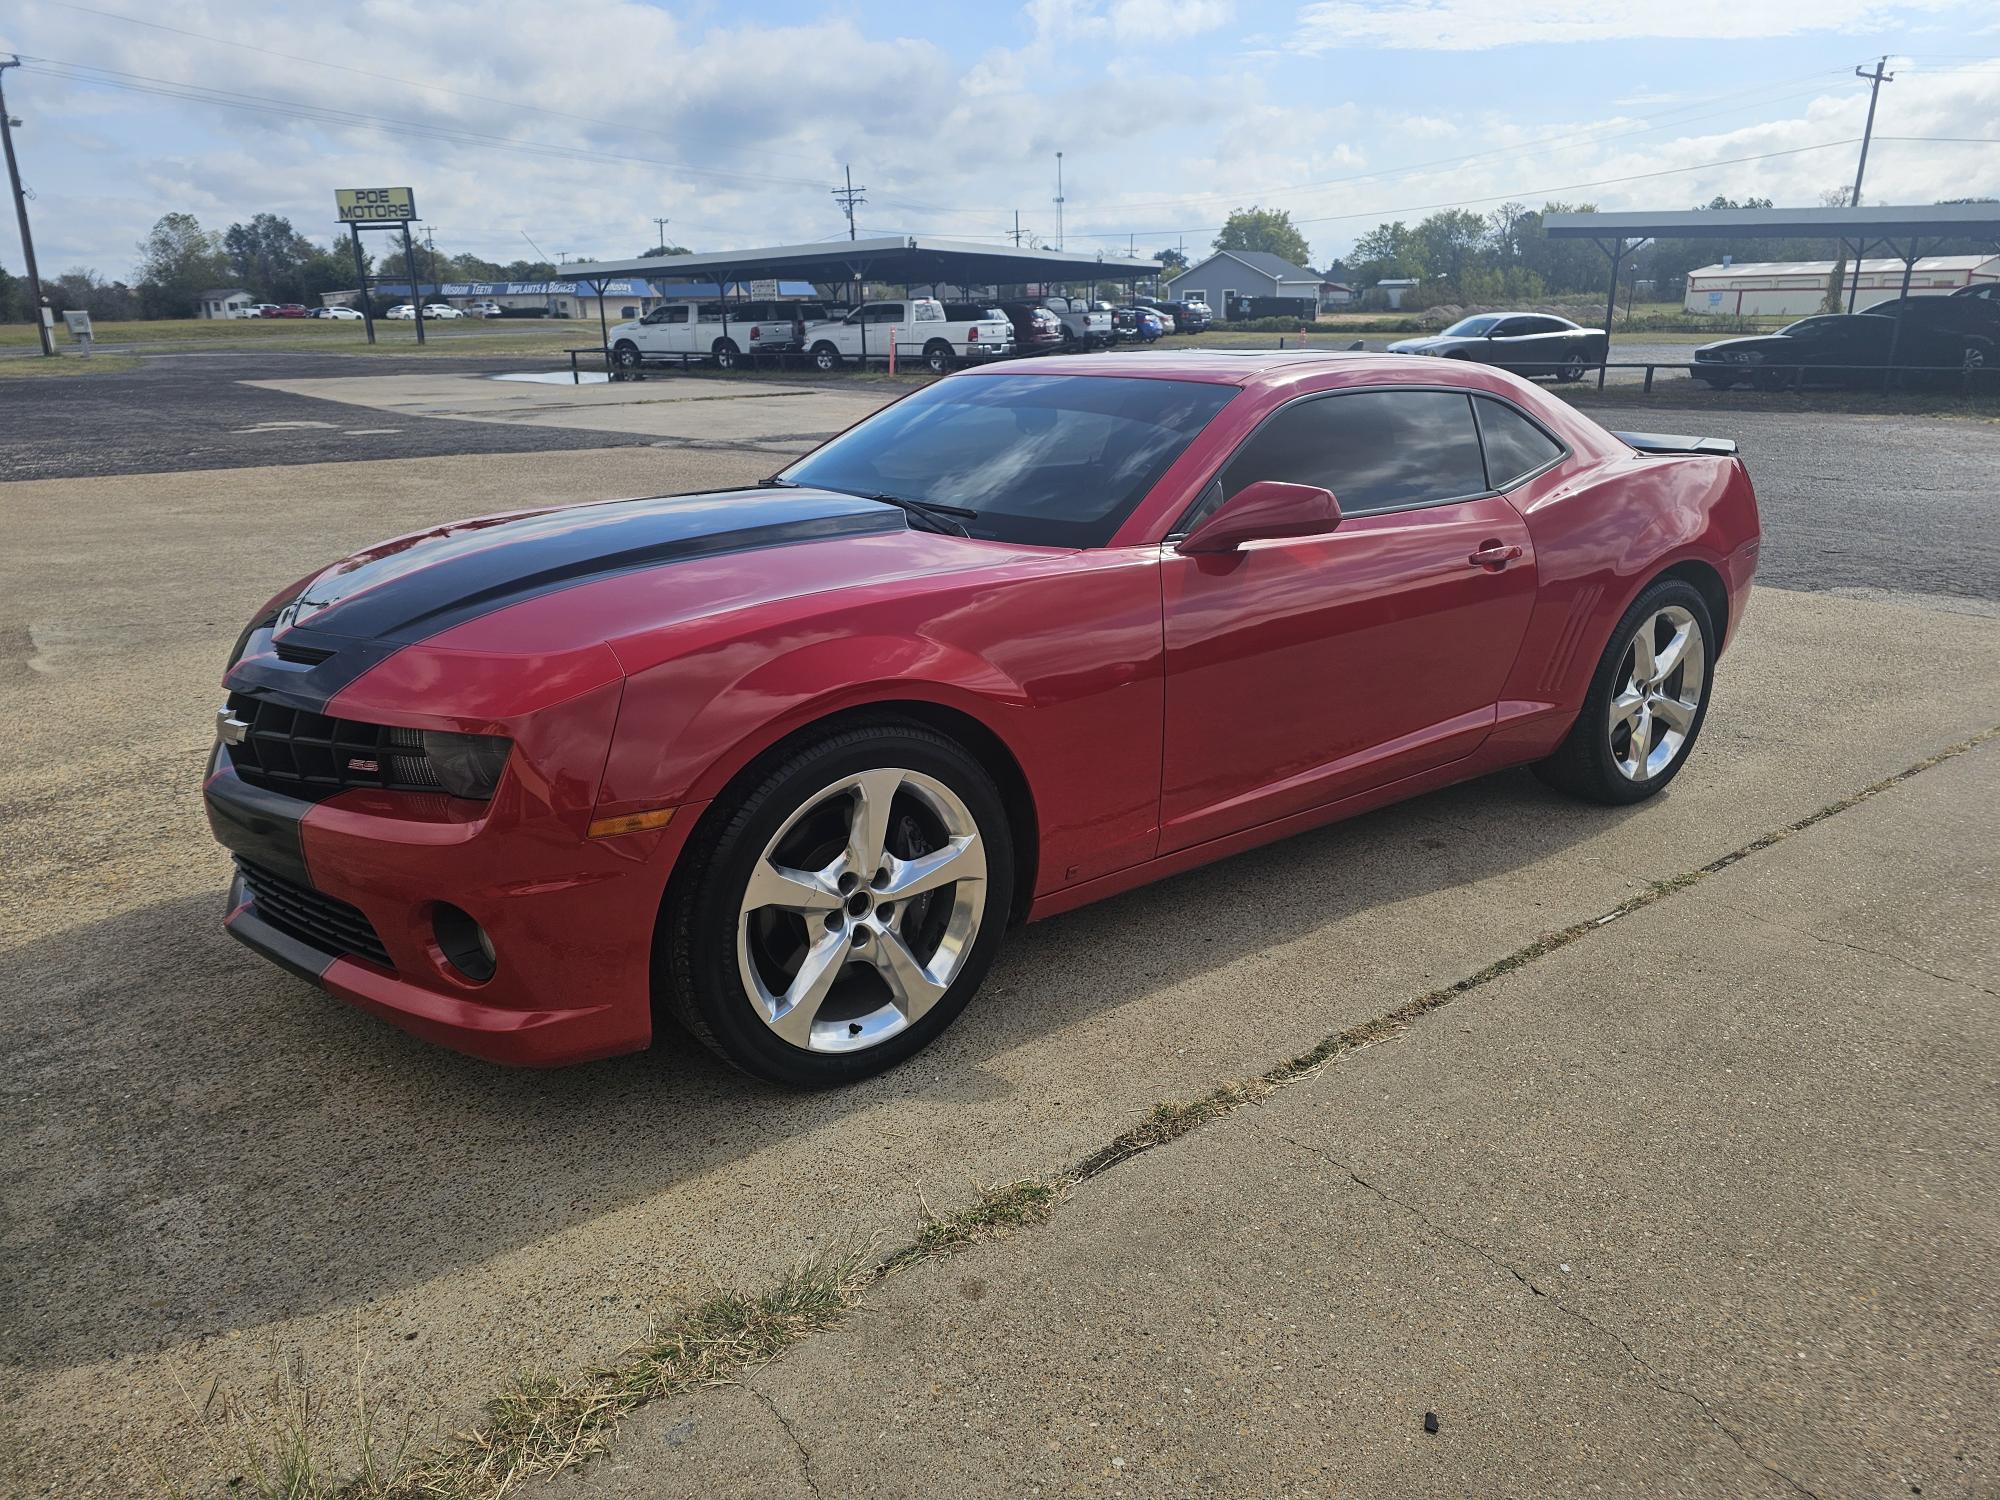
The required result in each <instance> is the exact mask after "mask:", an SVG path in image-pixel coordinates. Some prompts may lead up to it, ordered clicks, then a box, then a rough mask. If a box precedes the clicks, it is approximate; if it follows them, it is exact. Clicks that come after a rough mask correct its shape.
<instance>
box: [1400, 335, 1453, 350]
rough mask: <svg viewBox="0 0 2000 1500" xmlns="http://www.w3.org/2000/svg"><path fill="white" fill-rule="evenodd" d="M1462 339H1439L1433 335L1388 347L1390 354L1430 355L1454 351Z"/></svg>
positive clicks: (1404, 340)
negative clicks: (1442, 351)
mask: <svg viewBox="0 0 2000 1500" xmlns="http://www.w3.org/2000/svg"><path fill="white" fill-rule="evenodd" d="M1464 342H1465V340H1464V339H1447V338H1439V337H1437V336H1435V335H1433V336H1431V337H1428V338H1421V339H1403V340H1401V341H1399V342H1397V343H1394V344H1391V345H1389V352H1390V353H1391V354H1431V353H1434V352H1435V351H1437V350H1439V349H1455V348H1457V347H1458V346H1459V345H1460V344H1462V343H1464Z"/></svg>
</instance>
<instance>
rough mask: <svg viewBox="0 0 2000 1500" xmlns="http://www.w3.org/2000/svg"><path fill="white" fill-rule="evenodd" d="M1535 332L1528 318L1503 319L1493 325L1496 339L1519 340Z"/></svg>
mask: <svg viewBox="0 0 2000 1500" xmlns="http://www.w3.org/2000/svg"><path fill="white" fill-rule="evenodd" d="M1534 331H1535V330H1534V329H1533V328H1532V327H1531V326H1529V321H1528V319H1526V318H1502V319H1501V320H1500V321H1499V322H1498V323H1495V324H1494V325H1493V337H1494V338H1496V339H1512V338H1519V337H1520V336H1521V335H1522V334H1524V333H1533V332H1534Z"/></svg>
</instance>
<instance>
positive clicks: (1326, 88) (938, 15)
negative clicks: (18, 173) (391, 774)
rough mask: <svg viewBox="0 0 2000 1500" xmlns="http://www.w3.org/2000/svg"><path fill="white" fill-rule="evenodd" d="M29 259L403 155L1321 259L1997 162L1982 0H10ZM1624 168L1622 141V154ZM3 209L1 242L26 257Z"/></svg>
mask: <svg viewBox="0 0 2000 1500" xmlns="http://www.w3.org/2000/svg"><path fill="white" fill-rule="evenodd" d="M5 52H19V53H20V54H21V56H22V61H23V64H24V66H23V68H21V69H20V70H9V71H7V72H6V73H5V74H4V75H0V76H4V83H5V87H6V90H7V99H8V103H9V106H10V108H11V110H12V112H13V113H14V114H15V115H16V116H19V117H22V118H23V119H24V120H25V122H26V123H25V125H24V126H23V127H22V128H21V129H20V130H19V131H17V132H16V139H17V144H18V147H19V150H20V153H21V156H22V170H23V174H24V177H25V178H26V180H27V182H28V184H29V186H30V187H31V188H32V190H33V191H34V193H35V200H34V203H33V205H32V211H33V215H34V223H35V234H36V239H37V248H38V250H39V251H40V259H41V263H42V269H43V271H44V274H48V275H54V274H59V273H60V272H62V271H65V270H68V269H70V268H72V267H76V266H88V267H92V268H94V269H96V270H97V271H99V272H100V273H101V274H103V275H106V276H125V275H129V273H130V270H131V267H132V264H133V261H134V258H135V257H134V248H133V247H134V242H135V241H137V240H138V238H139V237H140V236H141V235H142V234H143V233H144V232H145V231H146V229H147V228H148V226H150V225H151V223H152V222H153V221H154V220H155V219H156V218H157V217H158V216H159V215H160V214H162V213H165V212H169V211H171V210H176V209H180V210H186V211H189V212H192V213H194V214H195V215H196V216H198V217H199V218H200V220H201V221H202V223H203V224H204V225H207V226H209V227H211V228H217V229H219V228H222V227H224V226H226V225H227V224H228V223H230V222H231V221H232V220H236V219H247V218H248V217H249V216H250V215H251V214H253V213H256V212H258V211H260V210H269V211H274V212H278V213H283V214H286V215H288V216H289V217H290V218H291V219H292V221H293V222H294V224H296V225H297V226H298V227H299V228H300V229H301V230H303V231H304V232H306V233H308V234H311V235H313V236H314V237H316V238H324V237H327V236H329V235H330V234H331V232H332V229H333V223H332V200H333V190H334V188H336V187H341V186H355V185H376V184H385V185H386V184H404V183H407V184H410V185H412V186H414V188H415V189H416V193H417V204H418V208H419V210H420V211H421V212H422V213H423V214H424V216H425V219H426V221H427V223H428V224H430V225H431V226H433V227H434V230H435V233H436V237H437V243H438V246H439V248H440V249H449V250H452V251H458V250H471V251H474V252H475V253H477V254H480V255H483V256H486V257H488V258H490V259H494V260H500V261H507V260H512V259H516V258H519V257H532V256H533V253H534V252H533V251H532V250H531V249H530V247H529V240H530V239H532V240H533V241H534V243H535V244H537V245H539V246H540V247H541V248H542V250H543V251H545V252H546V253H547V254H548V255H549V256H551V257H554V256H556V255H557V254H558V253H562V254H567V255H570V256H582V257H596V256H622V255H630V254H634V253H637V252H638V251H640V250H642V249H643V248H644V247H645V246H647V245H649V244H651V243H652V242H653V238H654V229H653V225H652V222H651V221H652V219H653V218H654V217H656V216H660V215H664V216H666V217H667V218H669V219H670V220H671V224H670V226H669V229H668V235H669V237H670V238H672V239H674V240H677V241H679V242H680V243H682V244H685V245H689V246H691V247H693V248H695V249H700V250H714V249H728V248H737V247H742V246H751V245H763V244H773V243H789V242H795V241H802V240H811V239H822V238H831V237H834V236H836V235H839V234H841V233H844V230H845V225H844V221H843V220H842V219H841V217H840V209H839V207H838V205H837V204H836V203H835V201H834V199H833V198H832V197H831V196H830V194H829V189H831V188H832V187H834V186H836V185H838V183H839V180H840V171H841V168H842V165H843V164H845V163H852V165H853V169H854V181H855V182H856V183H857V184H862V185H865V186H866V187H867V189H868V191H867V199H868V201H867V203H866V204H865V205H864V206H863V207H862V208H861V209H860V211H859V222H860V225H861V227H862V229H863V230H864V232H888V233H894V232H900V231H912V232H923V233H934V234H944V235H956V236H961V237H965V238H973V239H989V240H991V239H997V238H999V237H1002V236H1005V235H1007V234H1009V233H1010V232H1011V230H1012V229H1013V227H1014V222H1015V220H1014V215H1015V213H1016V211H1018V212H1019V214H1020V224H1021V226H1022V228H1023V229H1024V231H1026V232H1028V233H1032V234H1036V235H1039V236H1041V237H1042V238H1043V239H1044V240H1045V241H1048V242H1050V243H1053V242H1054V240H1055V235H1056V209H1055V205H1054V204H1053V202H1052V201H1051V200H1052V199H1053V198H1054V196H1055V191H1056V182H1055V178H1056V163H1055V157H1056V152H1057V151H1062V152H1063V153H1064V181H1065V188H1066V192H1067V198H1068V203H1067V207H1066V209H1065V212H1064V226H1063V227H1064V231H1065V238H1066V241H1067V244H1068V247H1069V248H1071V249H1078V248H1092V249H1102V250H1103V251H1104V252H1105V253H1106V255H1107V256H1110V255H1118V254H1123V253H1125V252H1126V251H1127V249H1128V247H1129V246H1130V245H1133V244H1136V245H1137V247H1138V248H1139V249H1140V250H1141V251H1147V250H1152V249H1156V248H1158V247H1160V246H1163V245H1171V244H1176V243H1179V242H1183V241H1184V242H1185V243H1186V245H1187V246H1188V247H1189V248H1190V249H1194V248H1197V247H1203V246H1206V244H1207V243H1208V241H1209V240H1210V239H1211V238H1212V237H1213V235H1214V233H1215V227H1216V225H1217V224H1218V223H1219V221H1220V220H1221V219H1222V217H1223V216H1224V215H1225V214H1226V213H1227V212H1228V210H1229V209H1230V208H1232V207H1234V206H1237V205H1244V204H1250V203H1262V204H1265V205H1267V206H1276V207H1283V208H1286V209H1289V210H1290V211H1291V213H1292V215H1293V217H1294V218H1295V219H1296V220H1298V221H1299V222H1300V224H1301V226H1302V228H1303V229H1304V230H1305V232H1306V234H1307V235H1308V237H1309V238H1310V239H1311V241H1312V246H1313V252H1314V256H1315V260H1316V261H1318V262H1324V261H1326V260H1329V259H1331V258H1333V257H1334V256H1336V255H1338V254H1340V253H1342V252H1343V251H1345V250H1346V249H1347V248H1348V247H1349V246H1350V245H1351V244H1352V243H1353V241H1354V238H1355V236H1356V235H1358V234H1360V233H1362V232H1364V231H1365V230H1367V229H1368V228H1369V227H1370V226H1371V225H1373V224H1375V223H1377V222H1379V221H1381V220H1384V219H1392V218H1405V219H1416V218H1420V217H1422V216H1423V214H1424V213H1426V212H1428V211H1429V210H1430V209H1432V208H1435V207H1439V206H1446V205H1463V206H1466V207H1470V208H1475V209H1480V210H1484V209H1487V208H1490V207H1492V206H1494V205H1495V204H1496V203H1498V202H1500V201H1503V200H1505V199H1508V198H1518V199H1523V200H1526V201H1529V202H1531V203H1539V202H1541V201H1542V200H1543V199H1544V198H1546V197H1561V198H1565V199H1569V200H1572V201H1595V202H1597V203H1598V204H1599V205H1601V206H1603V207H1606V208H1680V207H1686V206H1689V205H1692V204H1694V203H1697V202H1701V201H1704V200H1706V199H1708V198H1710V197H1711V196H1713V195H1714V194H1716V193H1727V194H1729V195H1731V196H1733V197H1741V196H1744V195H1747V194H1759V195H1765V196H1769V197H1771V198H1774V199H1775V200H1777V202H1779V203H1780V204H1809V203H1814V202H1816V201H1818V198H1819V195H1820V194H1821V193H1822V192H1823V191H1824V190H1826V189H1828V188H1833V187H1837V186H1840V185H1842V184H1844V183H1847V182H1849V181H1851V180H1852V177H1853V173H1854V161H1855V154H1856V147H1855V146H1854V145H1853V144H1852V143H1851V142H1852V140H1853V139H1854V138H1856V137H1858V136H1859V135H1860V133H1861V124H1862V116H1863V113H1864V111H1865V108H1866V104H1867V92H1868V91H1867V86H1866V85H1865V84H1864V83H1862V82H1861V81H1860V80H1858V79H1856V78H1855V77H1854V75H1853V68H1854V67H1855V65H1856V64H1857V63H1862V62H1872V61H1873V59H1874V58H1876V57H1878V56H1881V55H1882V54H1884V53H1887V54H1888V55H1889V56H1890V66H1891V68H1892V69H1893V70H1894V71H1895V72H1896V74H1897V77H1896V81H1895V82H1893V83H1891V84H1889V85H1887V86H1886V87H1885V88H1884V89H1883V93H1882V105H1881V112H1880V114H1879V116H1878V118H1877V122H1876V130H1877V139H1876V145H1875V147H1874V151H1873V154H1872V155H1871V158H1870V162H1869V168H1868V183H1867V187H1866V189H1865V190H1864V191H1865V196H1866V198H1867V199H1868V200H1869V201H1873V202H1912V203H1927V202H1931V201H1933V200H1935V199H1938V198H1941V197H1960V196H1968V195H1975V194H1981V195H1985V194H1990V195H2000V7H1996V6H1995V5H1994V4H1993V3H1992V0H1976V3H1957V0H1646V3H1643V4H1633V3H1627V0H1507V3H1498V0H1027V3H1026V4H1020V5H1015V4H1010V3H1002V0H991V3H984V4H970V3H959V0H929V3H925V4H914V3H900V0H899V3H887V0H846V3H841V0H765V3H762V4H741V3H733V4H720V3H712V0H651V3H649V0H479V3H477V4H474V3H470V0H421V3H419V0H359V3H347V0H311V3H307V0H95V3H92V4H87V5H86V4H72V3H58V0H9V3H8V4H7V5H6V7H5V10H4V12H0V53H5ZM1621 179H1623V180H1621ZM19 263H20V257H19V246H18V244H17V243H16V241H15V239H14V235H13V226H12V224H11V222H7V221H5V220H4V219H0V264H5V265H7V266H9V267H10V268H12V269H15V270H18V269H19Z"/></svg>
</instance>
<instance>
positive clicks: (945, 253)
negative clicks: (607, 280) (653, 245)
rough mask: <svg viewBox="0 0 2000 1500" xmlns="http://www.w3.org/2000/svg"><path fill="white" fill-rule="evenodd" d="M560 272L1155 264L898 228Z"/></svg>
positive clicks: (831, 275) (1147, 272) (1035, 272)
mask: <svg viewBox="0 0 2000 1500" xmlns="http://www.w3.org/2000/svg"><path fill="white" fill-rule="evenodd" d="M562 269H563V274H564V275H565V276H574V277H576V278H578V279H579V280H595V279H597V278H599V277H608V276H643V277H649V278H651V277H658V278H661V279H665V280H677V279H679V278H681V277H686V276H696V277H700V278H701V279H703V280H710V279H712V280H715V281H719V282H727V281H759V280H764V281H768V280H774V279H777V278H780V277H792V278H796V279H801V280H805V281H818V282H840V281H853V280H866V281H887V282H893V283H898V284H901V285H904V286H918V285H927V284H930V283H933V282H947V283H949V284H950V285H952V286H965V285H968V284H985V283H989V282H990V283H992V284H994V285H996V286H1009V285H1014V284H1017V283H1020V282H1029V281H1084V280H1091V281H1132V280H1136V279H1137V278H1139V277H1141V276H1151V275H1153V274H1154V273H1155V272H1157V271H1158V270H1159V269H1160V263H1159V262H1158V261H1155V260H1127V259H1125V258H1123V257H1120V258H1118V259H1115V260H1104V259H1100V258H1099V257H1098V256H1096V255H1075V254H1071V253H1069V252H1067V251H1062V250H1020V249H1016V248H1015V247H1013V246H1011V245H1007V246H1001V247H998V248H996V247H994V246H992V245H981V244H977V243H975V242H973V241H970V240H944V239H936V238H934V237H932V236H930V235H920V234H899V235H891V236H887V237H883V238H876V239H866V240H827V241H824V242H822V243H819V244H813V245H772V246H767V247H764V248H761V249H750V250H712V251H709V252H707V253H706V254H702V255H664V256H651V257H648V258H646V259H642V260H605V261H585V262H581V263H578V262H572V263H571V264H569V265H566V266H564V267H563V268H562Z"/></svg>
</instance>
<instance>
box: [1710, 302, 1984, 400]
mask: <svg viewBox="0 0 2000 1500" xmlns="http://www.w3.org/2000/svg"><path fill="white" fill-rule="evenodd" d="M1994 342H1995V341H1994V340H1993V339H1991V338H1988V337H1986V336H1984V335H1981V334H1977V333H1969V332H1966V331H1965V330H1963V329H1960V328H1955V327H1940V326H1938V325H1937V324H1936V323H1935V322H1933V321H1931V320H1930V319H1928V318H1924V317H1897V316H1895V315H1894V314H1892V313H1878V312H1864V313H1826V314H1823V315H1821V316H1819V317H1813V318H1801V319H1800V320H1799V321H1798V322H1796V323H1793V324H1791V325H1790V326H1788V327H1785V328H1780V329H1779V330H1778V331H1777V332H1776V333H1761V334H1753V335H1751V336H1750V337H1748V338H1739V339H1722V340H1719V341H1718V342H1716V343H1713V344H1703V345H1702V346H1701V347H1700V348H1698V349H1696V350H1695V351H1694V369H1693V371H1692V372H1691V373H1692V374H1693V376H1694V378H1695V379H1696V380H1699V381H1701V382H1702V383H1703V384H1704V385H1707V386H1709V387H1711V388H1712V389H1715V390H1718V391H1719V390H1723V389H1726V388H1727V387H1729V386H1734V385H1754V386H1756V387H1758V388H1759V389H1761V390H1767V391H1776V390H1784V389H1786V388H1787V387H1793V386H1843V385H1848V386H1870V385H1879V384H1881V382H1882V380H1883V377H1884V375H1885V373H1886V372H1887V371H1888V370H1889V368H1890V367H1891V366H1892V365H1893V366H1894V367H1895V368H1896V370H1897V371H1898V372H1899V377H1898V383H1900V384H1910V383H1913V382H1915V381H1919V380H1925V379H1930V380H1940V381H1946V382H1952V381H1957V380H1960V379H1963V378H1964V377H1965V375H1966V374H1967V373H1968V372H1972V371H1982V370H1987V369H1990V368H1992V365H1993V360H1994Z"/></svg>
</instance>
